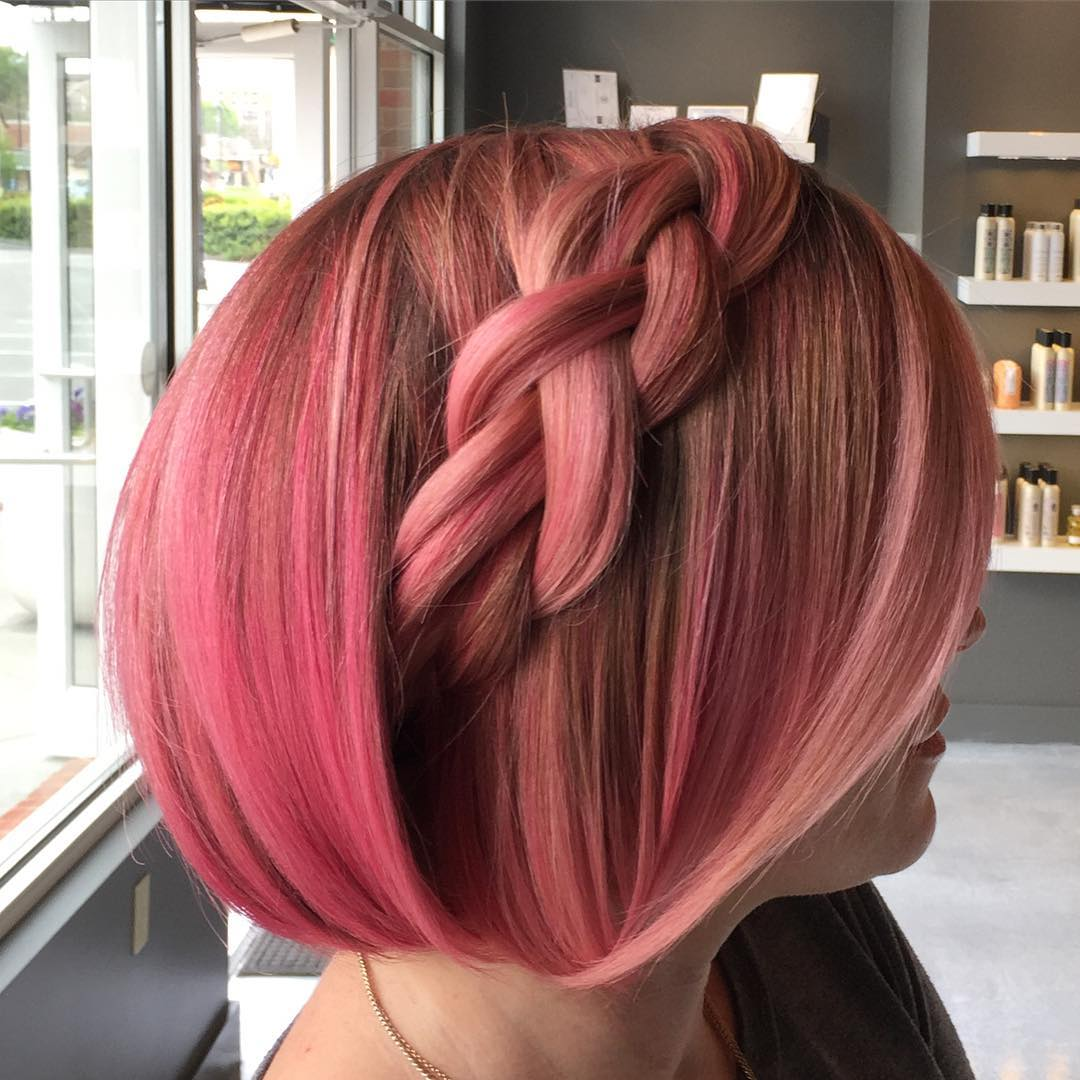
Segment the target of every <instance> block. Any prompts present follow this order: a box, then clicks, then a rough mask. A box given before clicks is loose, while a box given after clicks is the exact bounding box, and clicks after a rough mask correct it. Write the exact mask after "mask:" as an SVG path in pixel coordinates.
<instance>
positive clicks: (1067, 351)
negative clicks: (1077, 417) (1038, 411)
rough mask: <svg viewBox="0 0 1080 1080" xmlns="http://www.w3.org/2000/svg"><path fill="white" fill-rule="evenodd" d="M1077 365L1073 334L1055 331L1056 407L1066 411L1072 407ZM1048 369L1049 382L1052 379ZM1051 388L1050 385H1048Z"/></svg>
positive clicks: (1065, 331)
mask: <svg viewBox="0 0 1080 1080" xmlns="http://www.w3.org/2000/svg"><path fill="white" fill-rule="evenodd" d="M1075 367H1076V351H1075V350H1074V349H1073V347H1072V334H1071V333H1069V331H1068V330H1057V331H1055V332H1054V408H1055V409H1056V410H1057V411H1058V412H1066V411H1067V410H1068V409H1070V408H1071V407H1072V399H1073V395H1072V386H1073V370H1074V369H1075ZM1049 376H1050V372H1049V369H1047V382H1048V383H1049V381H1050V378H1049ZM1047 389H1049V387H1047Z"/></svg>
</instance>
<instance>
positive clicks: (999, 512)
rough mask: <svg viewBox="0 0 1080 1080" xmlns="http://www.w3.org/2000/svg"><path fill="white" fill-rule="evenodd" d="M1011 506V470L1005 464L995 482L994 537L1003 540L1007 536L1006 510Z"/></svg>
mask: <svg viewBox="0 0 1080 1080" xmlns="http://www.w3.org/2000/svg"><path fill="white" fill-rule="evenodd" d="M1008 506H1009V470H1008V469H1006V468H1005V466H1004V465H1002V466H1001V472H999V473H998V478H997V481H996V482H995V483H994V531H993V533H992V536H993V539H995V540H1001V539H1003V538H1004V536H1005V525H1006V521H1005V518H1006V512H1007V510H1008Z"/></svg>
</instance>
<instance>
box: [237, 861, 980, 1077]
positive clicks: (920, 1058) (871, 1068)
mask: <svg viewBox="0 0 1080 1080" xmlns="http://www.w3.org/2000/svg"><path fill="white" fill-rule="evenodd" d="M717 960H718V962H719V963H720V965H721V966H722V967H723V969H724V972H725V974H726V975H727V981H728V984H729V986H730V987H731V994H732V1005H733V1007H734V1010H735V1017H736V1022H737V1030H736V1032H735V1034H736V1038H737V1040H738V1042H739V1045H740V1046H741V1047H742V1050H743V1053H744V1054H745V1055H746V1058H747V1060H748V1061H749V1062H750V1065H751V1067H752V1068H753V1070H754V1072H755V1073H756V1074H757V1077H758V1080H975V1076H974V1073H973V1072H972V1071H971V1065H970V1063H969V1062H968V1059H967V1055H966V1054H965V1053H964V1048H963V1046H962V1045H961V1043H960V1039H959V1037H958V1036H957V1034H956V1029H955V1028H954V1027H953V1023H952V1020H951V1019H950V1017H949V1014H948V1012H947V1011H946V1009H945V1006H944V1005H943V1004H942V1002H941V998H940V997H939V996H938V993H937V991H936V990H935V989H934V986H933V984H932V983H931V982H930V978H929V976H928V975H927V974H926V971H925V970H924V969H923V966H922V964H921V963H920V962H919V958H918V957H917V956H916V955H915V952H914V950H913V949H912V947H911V945H910V944H909V942H908V940H907V938H906V937H905V936H904V933H903V931H902V930H901V929H900V927H899V926H898V925H897V922H896V920H895V918H894V917H893V915H892V912H891V911H889V909H888V907H887V906H886V905H885V901H884V899H883V898H882V896H881V894H880V893H879V892H878V890H877V887H876V886H875V885H874V884H873V882H867V883H866V884H864V885H859V886H857V887H856V888H853V889H845V890H843V891H841V892H833V893H824V894H820V895H812V896H785V897H780V898H779V899H776V900H770V901H769V902H768V903H765V904H762V905H761V906H760V907H758V908H757V909H756V910H754V911H752V912H751V913H750V914H749V915H748V916H746V918H745V919H743V921H742V922H741V923H739V925H738V926H737V927H736V928H735V930H734V931H733V932H732V934H731V935H730V936H729V937H728V939H727V941H725V942H724V944H723V946H722V947H721V949H720V952H719V954H718V955H717ZM286 1034H288V1030H286V1031H285V1032H284V1033H283V1034H282V1036H281V1038H279V1039H278V1041H277V1043H276V1044H275V1045H274V1048H273V1049H272V1050H271V1051H270V1053H269V1054H268V1055H267V1056H266V1059H265V1060H264V1061H263V1063H262V1065H261V1066H260V1067H259V1069H258V1071H257V1072H256V1074H255V1077H254V1078H253V1080H260V1078H261V1077H263V1076H264V1074H265V1072H266V1070H267V1069H268V1068H269V1065H270V1061H271V1059H272V1058H273V1055H274V1052H275V1051H276V1050H277V1048H278V1046H280V1045H281V1042H282V1040H283V1039H284V1037H285V1035H286Z"/></svg>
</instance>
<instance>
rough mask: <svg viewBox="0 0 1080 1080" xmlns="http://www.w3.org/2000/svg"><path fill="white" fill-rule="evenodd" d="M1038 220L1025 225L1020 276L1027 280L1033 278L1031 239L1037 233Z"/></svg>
mask: <svg viewBox="0 0 1080 1080" xmlns="http://www.w3.org/2000/svg"><path fill="white" fill-rule="evenodd" d="M1036 224H1037V223H1036V222H1034V221H1029V222H1028V223H1027V224H1026V225H1025V226H1024V241H1023V249H1022V251H1023V254H1022V255H1021V257H1020V276H1021V277H1022V278H1024V279H1026V280H1030V278H1031V240H1032V237H1033V236H1034V235H1035V227H1036Z"/></svg>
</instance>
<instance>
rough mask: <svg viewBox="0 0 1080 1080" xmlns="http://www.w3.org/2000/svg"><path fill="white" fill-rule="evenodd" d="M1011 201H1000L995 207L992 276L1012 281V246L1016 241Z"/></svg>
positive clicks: (1000, 279)
mask: <svg viewBox="0 0 1080 1080" xmlns="http://www.w3.org/2000/svg"><path fill="white" fill-rule="evenodd" d="M1012 209H1013V208H1012V203H1002V204H1001V205H1000V206H999V207H998V208H997V217H996V218H994V220H995V221H996V222H997V233H996V236H995V252H994V277H995V278H996V279H997V280H998V281H1012V276H1013V247H1014V245H1015V242H1016V220H1015V218H1013V216H1012Z"/></svg>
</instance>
